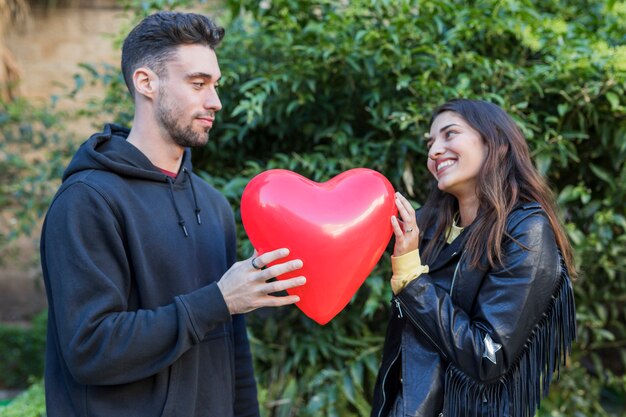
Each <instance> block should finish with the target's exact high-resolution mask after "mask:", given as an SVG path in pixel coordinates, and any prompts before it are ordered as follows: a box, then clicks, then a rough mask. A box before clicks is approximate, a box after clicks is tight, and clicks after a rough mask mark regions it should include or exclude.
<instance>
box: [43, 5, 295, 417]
mask: <svg viewBox="0 0 626 417" xmlns="http://www.w3.org/2000/svg"><path fill="white" fill-rule="evenodd" d="M223 35H224V30H223V29H222V28H220V27H217V26H216V25H215V24H214V23H213V22H212V21H211V20H210V19H208V18H207V17H204V16H201V15H197V14H183V13H173V12H162V13H157V14H154V15H152V16H149V17H147V18H146V19H144V20H143V21H142V22H141V23H140V24H139V25H138V26H137V27H136V28H135V29H133V30H132V31H131V33H130V34H129V35H128V37H127V38H126V40H125V42H124V45H123V49H122V71H123V73H124V78H125V81H126V84H127V86H128V89H129V91H130V93H131V95H132V96H133V99H134V103H135V116H134V120H133V127H132V129H131V130H128V129H125V128H123V127H120V126H115V125H107V126H105V128H104V131H103V132H101V133H98V134H95V135H93V136H92V137H91V138H90V139H89V140H88V141H87V142H85V143H84V144H83V145H82V146H81V148H80V149H79V150H78V152H77V153H76V155H75V156H74V158H73V160H72V162H71V163H70V165H69V167H68V168H67V170H66V172H65V174H64V176H63V184H62V186H61V188H60V189H59V191H58V193H57V195H56V196H55V198H54V200H53V202H52V204H51V206H50V209H49V211H48V214H47V217H46V221H45V224H44V228H43V234H42V239H41V262H42V267H43V272H44V280H45V284H46V291H47V294H48V302H49V325H48V341H47V343H48V344H47V354H46V375H45V386H46V402H47V410H48V411H47V412H48V417H57V416H62V417H72V416H89V417H98V416H106V417H112V416H115V417H121V416H133V417H137V416H154V417H156V416H184V417H194V416H216V417H228V416H258V414H259V407H258V403H257V398H256V383H255V380H254V376H253V370H252V361H251V355H250V349H249V344H248V340H247V336H246V330H245V322H244V317H243V316H241V313H245V312H248V311H251V310H254V309H255V308H258V307H262V306H280V305H287V304H292V303H294V302H297V301H298V297H297V296H285V297H274V296H272V295H270V294H271V293H273V292H277V291H283V290H285V289H288V288H293V287H295V286H298V285H302V284H303V283H304V281H305V279H304V277H296V278H292V279H289V280H283V281H275V282H271V283H268V282H266V281H267V280H268V279H269V278H271V277H273V276H277V275H280V274H282V273H285V272H290V271H294V270H296V269H299V268H301V266H302V262H301V261H300V260H292V261H289V262H284V261H283V262H280V259H281V258H284V257H285V256H286V255H287V254H288V250H287V249H277V250H276V251H273V252H268V253H265V254H263V255H261V256H258V257H252V258H250V259H247V260H245V261H241V262H237V263H235V261H236V244H235V225H234V220H233V215H232V211H231V209H230V207H229V205H228V203H227V201H226V199H225V198H224V197H223V196H221V195H220V194H219V193H218V192H217V191H216V190H214V189H213V188H212V187H210V186H209V185H208V184H206V183H205V182H203V181H202V180H201V179H200V178H199V177H197V176H196V175H195V174H193V173H192V168H191V160H190V151H189V149H188V147H194V146H202V145H204V144H205V143H206V142H207V140H208V138H209V131H210V129H211V127H212V126H213V123H214V121H215V113H216V112H217V111H219V110H220V109H221V103H220V100H219V98H218V95H217V91H216V89H217V85H218V81H219V79H220V69H219V66H218V62H217V58H216V55H215V51H214V48H215V47H216V46H217V44H218V43H219V42H220V40H221V39H222V37H223ZM275 261H279V262H277V263H276V265H274V266H271V267H268V268H265V269H263V268H264V266H265V265H268V264H270V263H272V262H275Z"/></svg>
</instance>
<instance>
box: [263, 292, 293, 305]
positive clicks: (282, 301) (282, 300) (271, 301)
mask: <svg viewBox="0 0 626 417" xmlns="http://www.w3.org/2000/svg"><path fill="white" fill-rule="evenodd" d="M299 301H300V297H298V296H297V295H286V296H284V297H274V296H269V295H268V296H267V297H265V298H264V299H263V302H262V304H263V307H280V306H286V305H289V304H295V303H297V302H299Z"/></svg>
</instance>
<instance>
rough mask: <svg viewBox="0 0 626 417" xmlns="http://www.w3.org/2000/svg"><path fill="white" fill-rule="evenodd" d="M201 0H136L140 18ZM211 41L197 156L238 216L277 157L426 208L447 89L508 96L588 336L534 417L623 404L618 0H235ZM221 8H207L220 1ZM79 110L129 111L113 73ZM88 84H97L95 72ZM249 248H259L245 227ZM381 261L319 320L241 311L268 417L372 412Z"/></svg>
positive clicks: (289, 311) (625, 329) (283, 163)
mask: <svg viewBox="0 0 626 417" xmlns="http://www.w3.org/2000/svg"><path fill="white" fill-rule="evenodd" d="M191 3H192V2H191V0H182V1H173V2H172V1H164V0H153V1H148V0H144V1H142V0H137V1H134V2H133V3H132V4H131V5H130V6H129V10H131V11H135V13H136V15H135V19H138V18H139V17H141V16H142V15H145V14H147V13H149V12H151V11H153V10H156V9H161V8H165V7H172V8H174V7H180V6H186V5H189V4H191ZM225 3H226V6H227V8H228V10H229V11H230V15H231V16H232V18H228V17H223V18H222V19H221V22H220V23H222V24H224V25H226V26H227V35H226V38H225V41H224V43H223V44H222V45H221V46H220V48H219V49H218V57H219V59H220V65H221V69H222V72H223V75H224V77H223V82H222V88H221V90H220V96H221V98H222V102H223V105H224V110H223V111H222V112H221V113H220V114H219V115H218V123H217V124H216V127H215V129H214V131H213V133H212V135H211V137H212V139H211V141H210V143H209V145H208V146H207V147H206V148H205V149H203V150H200V151H196V152H195V153H194V159H195V164H196V168H198V169H201V170H202V171H203V175H204V177H205V178H206V179H207V181H209V182H211V183H212V184H214V185H215V186H216V187H218V188H219V189H221V190H222V191H223V192H224V193H225V194H226V195H227V197H228V198H229V200H230V202H231V203H232V205H233V208H234V209H235V210H236V212H237V215H238V208H239V203H240V198H241V193H242V191H243V188H244V187H245V185H246V184H247V182H248V181H249V179H250V178H252V176H254V175H255V174H257V173H259V172H261V171H263V170H266V169H270V168H285V169H290V170H293V171H296V172H298V173H300V174H302V175H304V176H307V177H309V178H311V179H313V180H316V181H324V180H327V179H329V178H331V177H333V176H334V175H336V174H338V173H340V172H342V171H345V170H347V169H350V168H353V167H368V168H373V169H376V170H378V171H380V172H382V173H383V174H384V175H386V176H387V178H389V180H390V181H391V182H392V183H393V184H394V186H395V188H396V189H398V190H399V191H402V192H404V193H406V194H408V195H409V196H410V197H411V198H412V199H413V200H414V202H415V203H416V204H417V203H419V202H420V201H423V200H424V198H425V195H426V193H427V189H428V184H429V182H430V180H429V175H428V173H427V171H426V168H425V160H426V150H425V146H424V143H423V140H422V139H423V134H424V133H425V132H426V130H427V129H428V126H427V123H428V120H429V116H430V112H431V110H432V109H433V108H434V107H435V106H437V105H439V104H441V103H442V102H444V101H446V100H448V99H451V98H454V97H467V98H482V99H486V100H490V101H492V102H495V103H497V104H499V105H501V106H502V107H503V108H505V109H506V110H507V111H508V112H509V113H510V114H511V115H512V116H513V117H514V119H515V120H516V122H517V123H518V125H519V126H520V128H521V129H522V130H523V132H524V133H525V135H526V137H527V138H528V140H529V144H530V146H531V150H532V152H533V156H534V158H535V160H536V163H537V167H538V168H539V170H540V171H541V172H542V173H544V174H545V175H546V176H547V177H548V179H549V180H550V181H551V183H552V184H553V186H554V189H555V190H556V192H557V194H558V198H559V203H560V207H561V209H562V214H563V218H564V220H565V222H566V225H567V228H568V232H569V235H570V237H571V239H572V241H573V243H574V245H575V249H576V259H577V263H578V264H579V266H580V271H581V276H580V279H579V280H578V281H577V283H576V284H575V290H576V300H577V306H578V320H579V323H578V324H579V342H578V343H577V344H576V346H575V351H574V354H573V356H572V358H571V363H570V366H569V367H567V368H565V369H563V370H562V372H561V380H560V382H558V383H556V384H554V385H553V387H552V392H551V395H550V397H549V398H547V399H546V400H545V401H544V402H543V404H542V409H541V410H540V412H539V415H541V416H548V415H551V416H599V417H606V416H619V415H623V413H624V409H626V405H625V404H626V399H625V398H626V381H625V379H624V377H623V373H624V366H625V364H626V358H624V357H623V354H622V353H621V352H622V351H623V347H624V346H626V325H624V323H625V322H626V320H625V317H624V310H623V307H622V306H623V305H624V301H626V298H625V296H624V294H626V291H625V290H626V279H625V278H626V276H625V275H626V256H624V255H625V254H626V253H625V252H626V237H625V236H626V234H625V233H624V231H625V229H626V213H625V207H626V201H625V194H626V191H625V190H626V189H625V188H624V187H623V184H624V183H626V170H625V167H624V161H625V160H626V100H625V99H624V97H625V94H624V90H625V89H626V45H625V42H626V2H624V1H614V0H611V1H608V2H607V1H600V0H564V1H563V0H559V1H557V0H547V1H543V2H533V1H530V0H509V1H499V0H478V1H473V2H469V3H466V2H450V1H446V0H429V1H422V2H418V1H409V0H400V1H387V0H379V1H375V0H352V1H334V0H333V1H331V0H318V1H311V0H303V1H293V0H272V1H262V2H258V1H253V0H229V1H226V2H225ZM212 14H214V13H212ZM83 69H84V71H85V74H84V75H83V77H84V78H85V80H87V81H85V80H82V79H81V78H77V80H81V81H80V82H81V83H82V82H89V81H88V78H89V77H93V78H94V79H95V81H96V82H103V83H104V85H105V86H106V87H107V92H106V95H105V98H104V99H103V100H102V101H101V102H97V103H93V105H92V106H91V107H88V108H86V109H84V113H85V114H90V111H93V110H96V111H99V112H103V111H104V112H105V113H107V114H110V115H111V117H112V118H113V119H115V120H117V121H119V122H122V123H129V122H130V114H131V111H130V108H131V107H130V102H129V100H128V97H127V95H126V93H125V92H124V88H123V83H122V82H121V79H120V77H119V72H118V70H117V69H112V68H101V67H97V66H91V65H85V66H84V67H83ZM92 82H93V81H92ZM239 233H240V248H239V249H240V255H241V257H247V256H249V254H250V253H251V247H250V244H249V242H248V241H247V240H246V237H245V233H244V230H243V228H241V227H239ZM389 276H390V266H389V261H388V259H387V257H385V258H384V259H383V260H382V261H381V262H380V263H379V265H378V266H377V268H376V269H375V270H374V272H373V273H372V275H371V276H370V277H369V278H368V279H367V280H366V282H365V284H364V285H363V287H362V288H361V289H360V290H359V291H358V293H357V294H356V296H355V297H354V299H353V300H352V302H351V303H350V305H349V306H348V307H347V308H346V309H345V310H344V311H343V312H342V313H340V314H339V315H338V316H337V317H336V318H335V319H334V320H333V321H331V322H330V323H329V324H328V325H326V326H318V325H317V324H315V323H313V322H312V321H310V320H309V319H307V318H306V317H305V316H304V315H303V314H301V313H300V312H299V311H298V310H297V309H295V308H282V309H278V310H269V311H266V310H263V311H260V312H256V313H254V314H250V315H249V332H250V338H251V343H252V349H253V355H254V358H255V367H256V371H257V378H258V383H259V390H260V400H261V403H262V413H263V415H264V416H266V417H267V416H273V417H274V416H276V417H287V416H298V417H307V416H367V415H368V414H369V403H370V401H371V395H372V388H373V383H374V378H375V375H376V370H377V367H378V364H379V358H380V351H381V344H382V340H383V336H384V332H385V327H386V322H387V317H388V314H389V299H390V296H391V292H390V289H389V285H388V283H387V281H388V279H389Z"/></svg>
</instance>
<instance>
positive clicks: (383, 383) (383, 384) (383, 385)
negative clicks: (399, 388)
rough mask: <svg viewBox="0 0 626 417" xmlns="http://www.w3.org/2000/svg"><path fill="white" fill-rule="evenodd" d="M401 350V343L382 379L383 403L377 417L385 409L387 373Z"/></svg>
mask: <svg viewBox="0 0 626 417" xmlns="http://www.w3.org/2000/svg"><path fill="white" fill-rule="evenodd" d="M401 350H402V342H400V347H399V348H398V351H397V352H396V356H395V357H394V358H393V360H392V361H391V364H390V365H389V367H388V368H387V370H386V371H385V376H384V377H383V382H382V385H381V388H382V391H383V402H382V403H381V405H380V409H379V411H378V417H381V414H382V412H383V409H384V408H385V403H386V402H387V395H385V382H386V381H387V376H388V375H389V371H390V370H391V368H393V365H394V364H395V363H396V361H397V360H398V357H399V356H400V351H401Z"/></svg>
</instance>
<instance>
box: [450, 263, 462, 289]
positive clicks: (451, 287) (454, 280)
mask: <svg viewBox="0 0 626 417" xmlns="http://www.w3.org/2000/svg"><path fill="white" fill-rule="evenodd" d="M460 263H461V260H460V259H459V262H457V263H456V267H455V268H454V275H452V284H450V297H452V292H453V291H454V283H455V282H456V273H457V272H458V271H459V264H460Z"/></svg>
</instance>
